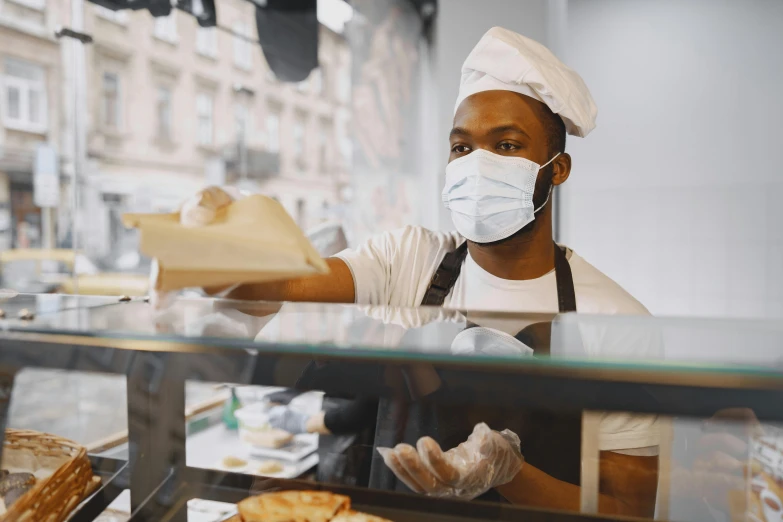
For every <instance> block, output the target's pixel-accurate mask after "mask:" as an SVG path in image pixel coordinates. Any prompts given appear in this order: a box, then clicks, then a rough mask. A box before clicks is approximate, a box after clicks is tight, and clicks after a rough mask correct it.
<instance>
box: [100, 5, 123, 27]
mask: <svg viewBox="0 0 783 522" xmlns="http://www.w3.org/2000/svg"><path fill="white" fill-rule="evenodd" d="M93 7H94V8H95V12H96V14H97V15H98V17H99V18H103V19H104V20H108V21H109V22H112V23H115V24H117V25H127V24H128V12H127V11H112V10H111V9H108V8H106V7H103V6H102V5H94V6H93Z"/></svg>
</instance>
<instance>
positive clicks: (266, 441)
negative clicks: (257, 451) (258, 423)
mask: <svg viewBox="0 0 783 522" xmlns="http://www.w3.org/2000/svg"><path fill="white" fill-rule="evenodd" d="M243 439H244V441H245V442H247V443H249V444H252V445H253V446H260V447H262V448H271V449H278V448H282V447H283V446H285V445H286V444H289V443H290V442H291V441H292V440H294V436H293V435H292V434H290V433H288V432H287V431H283V430H279V429H277V428H273V429H270V430H265V431H250V432H248V433H245V435H244V436H243Z"/></svg>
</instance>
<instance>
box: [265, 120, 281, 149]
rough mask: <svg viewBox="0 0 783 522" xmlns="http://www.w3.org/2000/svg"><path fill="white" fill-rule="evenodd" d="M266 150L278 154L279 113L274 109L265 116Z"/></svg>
mask: <svg viewBox="0 0 783 522" xmlns="http://www.w3.org/2000/svg"><path fill="white" fill-rule="evenodd" d="M266 149H267V150H268V151H269V152H280V112H279V111H277V110H275V109H270V110H269V114H267V115H266Z"/></svg>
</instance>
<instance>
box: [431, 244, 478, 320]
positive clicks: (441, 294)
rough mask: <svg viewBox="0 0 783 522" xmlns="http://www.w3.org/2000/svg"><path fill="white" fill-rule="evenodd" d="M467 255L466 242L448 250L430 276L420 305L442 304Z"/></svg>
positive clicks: (455, 280) (452, 286)
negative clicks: (428, 284) (451, 250)
mask: <svg viewBox="0 0 783 522" xmlns="http://www.w3.org/2000/svg"><path fill="white" fill-rule="evenodd" d="M467 255H468V242H467V241H465V242H463V243H462V244H461V245H460V246H458V247H457V249H456V250H455V251H454V252H449V253H448V254H446V256H445V257H444V258H443V261H441V263H440V266H438V269H437V270H435V274H434V275H433V276H432V280H431V281H430V286H429V288H427V292H426V293H425V294H424V299H422V301H421V305H422V306H443V303H444V302H445V301H446V296H447V295H449V293H450V292H451V289H452V288H454V284H455V283H456V282H457V279H458V278H459V273H460V270H462V263H463V262H464V261H465V258H466V257H467Z"/></svg>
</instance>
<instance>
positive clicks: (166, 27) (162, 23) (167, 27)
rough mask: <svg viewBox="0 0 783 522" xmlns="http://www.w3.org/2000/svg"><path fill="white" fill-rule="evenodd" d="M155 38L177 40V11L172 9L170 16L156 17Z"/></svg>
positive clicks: (166, 40) (170, 41)
mask: <svg viewBox="0 0 783 522" xmlns="http://www.w3.org/2000/svg"><path fill="white" fill-rule="evenodd" d="M153 34H154V35H155V38H158V39H159V40H163V41H164V42H169V43H176V42H177V18H176V12H175V11H172V12H171V14H170V15H168V16H157V17H155V29H154V31H153Z"/></svg>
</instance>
